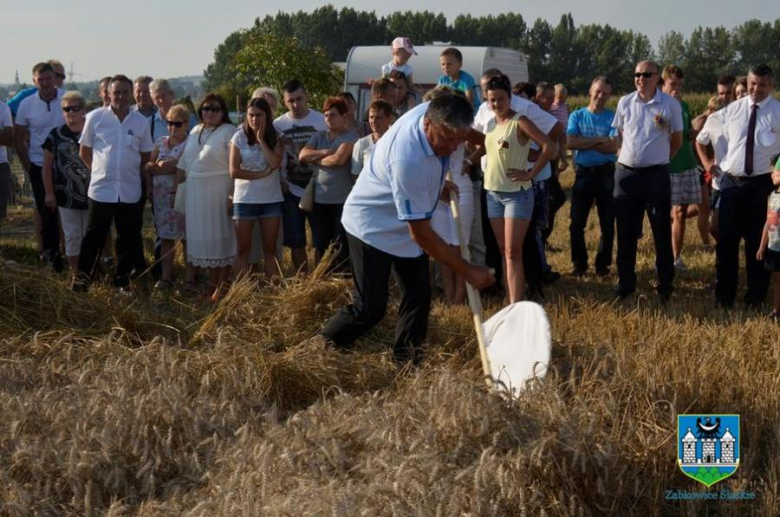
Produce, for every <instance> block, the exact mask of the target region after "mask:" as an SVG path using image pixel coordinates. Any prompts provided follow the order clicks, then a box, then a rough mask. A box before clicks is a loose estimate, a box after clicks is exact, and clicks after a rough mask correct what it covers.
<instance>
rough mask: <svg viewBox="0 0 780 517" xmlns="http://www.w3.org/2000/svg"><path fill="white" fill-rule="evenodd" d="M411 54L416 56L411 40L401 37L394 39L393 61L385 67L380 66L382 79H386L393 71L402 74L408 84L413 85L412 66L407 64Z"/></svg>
mask: <svg viewBox="0 0 780 517" xmlns="http://www.w3.org/2000/svg"><path fill="white" fill-rule="evenodd" d="M412 54H414V55H415V56H416V55H417V51H416V50H414V46H413V45H412V40H410V39H409V38H403V37H398V38H395V39H394V40H393V59H391V60H390V62H389V63H387V64H386V65H382V77H387V76H389V75H390V72H392V71H393V70H398V71H400V72H403V73H404V75H405V76H406V78H407V79H408V80H409V83H410V84H414V83H413V82H412V65H410V64H409V59H410V58H411V57H412Z"/></svg>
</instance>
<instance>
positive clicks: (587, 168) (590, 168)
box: [575, 162, 615, 172]
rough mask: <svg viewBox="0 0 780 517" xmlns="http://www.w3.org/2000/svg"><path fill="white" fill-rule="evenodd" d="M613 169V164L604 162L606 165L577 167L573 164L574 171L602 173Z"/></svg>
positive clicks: (577, 165)
mask: <svg viewBox="0 0 780 517" xmlns="http://www.w3.org/2000/svg"><path fill="white" fill-rule="evenodd" d="M614 167H615V162H606V163H600V164H598V165H590V166H585V165H579V164H575V171H586V172H587V171H602V170H604V169H607V168H609V169H613V168H614Z"/></svg>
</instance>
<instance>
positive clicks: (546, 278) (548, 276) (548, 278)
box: [542, 269, 561, 285]
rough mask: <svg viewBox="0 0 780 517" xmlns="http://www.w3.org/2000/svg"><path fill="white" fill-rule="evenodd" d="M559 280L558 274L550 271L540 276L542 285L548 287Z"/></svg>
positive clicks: (559, 275)
mask: <svg viewBox="0 0 780 517" xmlns="http://www.w3.org/2000/svg"><path fill="white" fill-rule="evenodd" d="M560 278H561V274H560V273H558V272H557V271H553V270H552V269H550V270H548V271H545V272H544V275H543V276H542V282H544V285H550V284H554V283H555V282H557V281H558V280H559V279H560Z"/></svg>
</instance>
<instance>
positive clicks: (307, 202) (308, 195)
mask: <svg viewBox="0 0 780 517" xmlns="http://www.w3.org/2000/svg"><path fill="white" fill-rule="evenodd" d="M316 182H317V171H316V170H315V171H314V174H312V176H311V179H310V180H309V183H307V184H306V190H304V191H303V195H302V196H301V200H300V201H299V202H298V208H300V209H301V210H303V211H304V212H311V211H313V210H314V184H315V183H316Z"/></svg>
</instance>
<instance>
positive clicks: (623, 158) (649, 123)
mask: <svg viewBox="0 0 780 517" xmlns="http://www.w3.org/2000/svg"><path fill="white" fill-rule="evenodd" d="M612 127H614V128H615V129H617V130H619V131H620V132H621V136H622V138H623V143H622V144H621V146H620V154H619V155H618V162H620V163H622V164H623V165H628V166H629V167H652V166H653V165H664V164H668V163H669V151H670V148H671V145H670V144H671V141H672V133H677V132H678V131H679V132H681V131H682V130H683V120H682V107H681V106H680V102H679V101H678V100H677V99H675V98H674V97H671V96H669V95H666V94H665V93H664V92H662V91H661V90H658V89H657V90H656V91H655V95H654V96H653V98H652V99H650V100H649V101H647V102H644V101H642V99H641V98H640V97H639V92H633V93H630V94H628V95H624V96H623V97H621V98H620V100H619V101H618V105H617V109H616V110H615V118H614V120H613V121H612Z"/></svg>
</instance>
